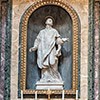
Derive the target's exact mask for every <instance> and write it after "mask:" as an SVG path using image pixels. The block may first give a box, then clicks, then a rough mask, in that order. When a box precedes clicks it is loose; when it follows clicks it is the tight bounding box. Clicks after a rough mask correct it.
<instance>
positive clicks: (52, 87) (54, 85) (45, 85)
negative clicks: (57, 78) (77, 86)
mask: <svg viewBox="0 0 100 100" xmlns="http://www.w3.org/2000/svg"><path fill="white" fill-rule="evenodd" d="M63 86H64V83H63V82H58V83H51V82H44V83H42V82H37V83H36V90H48V89H50V90H63Z"/></svg>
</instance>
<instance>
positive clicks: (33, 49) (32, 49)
mask: <svg viewBox="0 0 100 100" xmlns="http://www.w3.org/2000/svg"><path fill="white" fill-rule="evenodd" d="M36 49H37V48H36V47H32V48H30V49H29V52H32V51H36Z"/></svg>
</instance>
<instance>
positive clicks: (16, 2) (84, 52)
mask: <svg viewBox="0 0 100 100" xmlns="http://www.w3.org/2000/svg"><path fill="white" fill-rule="evenodd" d="M34 1H37V0H13V17H12V57H11V58H12V59H11V100H20V99H18V98H17V91H18V49H19V48H20V46H19V24H20V19H21V16H22V15H23V13H24V12H25V10H26V9H27V8H28V7H29V6H30V5H31V4H33V2H34ZM64 1H65V2H67V3H69V5H71V6H72V7H73V8H74V9H75V10H76V12H77V13H78V16H79V18H80V22H81V33H80V34H81V66H80V67H81V74H80V77H81V84H80V88H81V98H80V100H88V79H87V78H88V0H64ZM24 100H34V99H24ZM39 100H45V99H39ZM54 100H61V99H54ZM66 100H74V99H66Z"/></svg>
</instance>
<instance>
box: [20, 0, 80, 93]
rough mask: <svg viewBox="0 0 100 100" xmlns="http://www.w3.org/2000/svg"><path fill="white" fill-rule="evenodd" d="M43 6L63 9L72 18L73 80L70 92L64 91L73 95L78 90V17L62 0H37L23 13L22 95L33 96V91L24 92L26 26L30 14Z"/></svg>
mask: <svg viewBox="0 0 100 100" xmlns="http://www.w3.org/2000/svg"><path fill="white" fill-rule="evenodd" d="M44 5H57V6H60V7H62V8H64V9H65V10H66V11H67V12H68V13H69V15H70V16H71V18H72V22H73V78H72V90H65V93H66V94H75V92H76V90H77V89H78V48H79V47H78V31H79V29H78V16H77V13H76V12H75V11H74V9H73V8H72V7H71V6H69V4H67V3H66V2H65V1H63V0H38V1H36V2H34V3H33V4H32V5H31V6H30V7H29V8H28V9H27V11H26V12H25V14H24V16H23V18H22V30H21V31H22V44H21V45H22V48H21V89H22V90H23V91H24V94H34V93H35V90H26V65H27V64H26V63H27V61H26V60H27V58H26V57H27V24H28V19H29V17H30V16H31V14H32V13H33V12H34V11H35V10H36V9H38V8H39V7H41V6H44ZM45 92H46V91H38V93H39V94H43V93H45ZM52 93H55V94H56V93H57V94H59V93H60V94H61V91H60V90H59V91H58V90H56V91H52Z"/></svg>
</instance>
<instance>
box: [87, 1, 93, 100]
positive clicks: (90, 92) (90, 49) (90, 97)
mask: <svg viewBox="0 0 100 100" xmlns="http://www.w3.org/2000/svg"><path fill="white" fill-rule="evenodd" d="M88 39H89V43H88V100H94V0H89V33H88Z"/></svg>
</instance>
